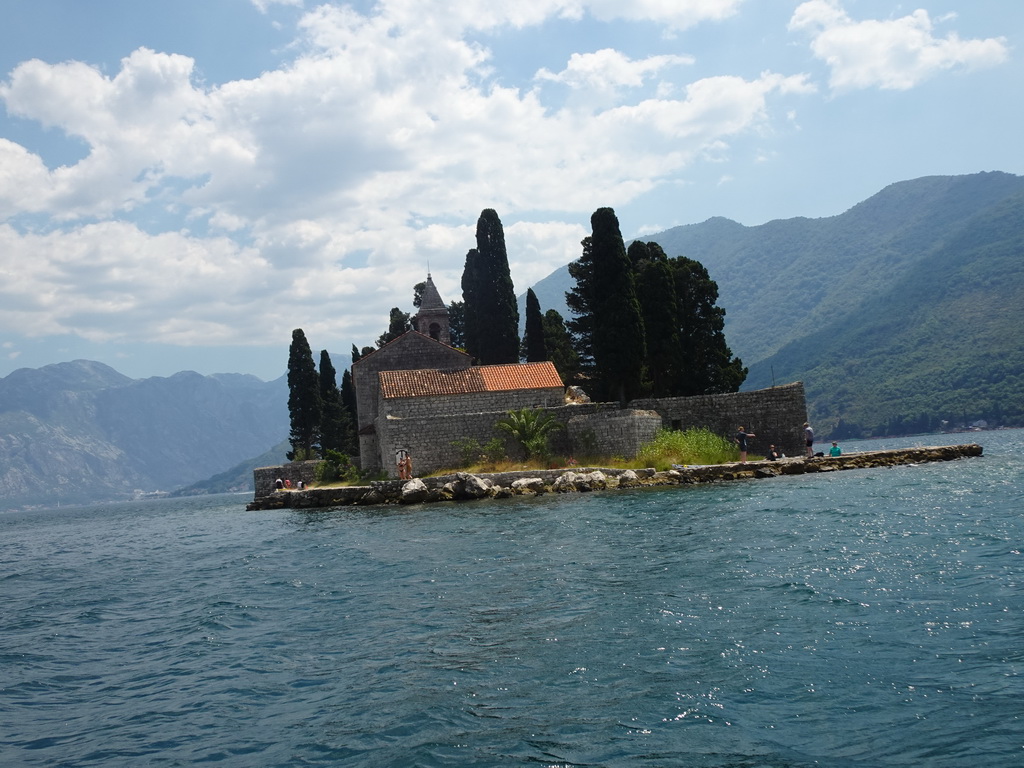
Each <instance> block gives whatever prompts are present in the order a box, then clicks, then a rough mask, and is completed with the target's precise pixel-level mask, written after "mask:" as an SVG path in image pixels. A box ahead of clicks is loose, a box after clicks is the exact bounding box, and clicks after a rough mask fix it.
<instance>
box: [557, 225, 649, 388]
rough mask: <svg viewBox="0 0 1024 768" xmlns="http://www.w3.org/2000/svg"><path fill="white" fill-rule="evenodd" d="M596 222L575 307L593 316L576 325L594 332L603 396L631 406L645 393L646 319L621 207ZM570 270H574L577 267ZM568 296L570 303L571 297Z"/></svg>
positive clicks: (586, 244) (580, 271)
mask: <svg viewBox="0 0 1024 768" xmlns="http://www.w3.org/2000/svg"><path fill="white" fill-rule="evenodd" d="M590 224H591V230H592V231H591V236H590V238H589V239H588V240H584V257H583V259H581V262H582V263H581V264H580V269H578V270H577V272H578V274H580V275H581V276H582V277H583V278H584V280H585V285H584V289H583V290H582V291H581V292H579V293H578V294H577V295H576V296H574V297H573V299H574V300H573V301H571V302H570V303H569V308H570V309H572V310H573V311H574V312H576V311H577V308H576V306H574V304H576V305H577V306H580V305H581V304H582V307H581V308H583V309H585V310H587V313H586V315H587V316H588V319H586V320H584V322H583V323H577V325H576V328H580V327H583V329H584V330H585V331H587V332H589V335H590V350H589V351H590V355H591V357H592V360H593V369H594V370H593V373H594V376H595V377H596V379H597V383H598V387H599V389H600V390H601V394H602V395H603V396H605V397H609V398H615V399H617V400H618V401H619V405H621V406H625V404H626V402H627V401H628V400H629V399H630V398H633V397H636V396H637V395H638V394H640V385H641V382H642V381H643V363H644V357H645V351H644V326H643V318H642V316H641V314H640V304H639V302H638V301H637V298H636V287H635V283H634V277H633V271H632V265H631V264H630V261H629V257H628V256H627V255H626V246H625V243H624V242H623V240H622V233H621V232H620V231H619V220H618V219H617V218H616V216H615V211H613V210H612V209H611V208H599V209H598V210H596V211H595V212H594V214H593V216H591V217H590ZM584 259H585V261H584ZM569 272H570V274H572V273H573V269H572V265H570V269H569ZM574 277H575V275H574ZM571 293H572V292H570V294H571ZM566 299H567V301H569V300H570V295H567V296H566ZM581 300H582V301H581ZM577 319H582V318H577ZM581 356H582V355H581Z"/></svg>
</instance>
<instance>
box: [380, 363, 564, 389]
mask: <svg viewBox="0 0 1024 768" xmlns="http://www.w3.org/2000/svg"><path fill="white" fill-rule="evenodd" d="M563 386H564V385H563V384H562V378H561V377H560V376H559V375H558V371H557V370H555V365H554V363H551V362H544V363H513V364H509V365H482V366H478V367H476V368H464V369H461V370H446V371H442V370H434V369H421V370H415V371H381V372H380V391H381V394H382V395H383V396H384V397H385V398H394V397H431V396H436V395H467V394H471V393H475V392H511V391H515V390H522V389H551V388H554V387H558V388H559V389H561V388H562V387H563Z"/></svg>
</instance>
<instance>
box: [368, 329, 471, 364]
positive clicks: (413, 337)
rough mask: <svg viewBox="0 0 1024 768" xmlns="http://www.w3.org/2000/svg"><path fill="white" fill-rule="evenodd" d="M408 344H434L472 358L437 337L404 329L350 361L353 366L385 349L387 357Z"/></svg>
mask: <svg viewBox="0 0 1024 768" xmlns="http://www.w3.org/2000/svg"><path fill="white" fill-rule="evenodd" d="M409 345H416V346H422V345H426V346H431V345H434V346H437V347H439V348H441V349H443V350H445V351H446V352H448V353H452V354H454V355H456V356H461V357H464V358H466V360H471V359H472V358H470V356H469V355H467V354H466V353H465V352H463V351H462V350H461V349H456V348H455V347H452V346H449V345H448V344H445V343H444V342H441V341H438V340H437V339H433V338H431V337H430V336H428V335H427V334H425V333H420V332H419V331H406V332H405V333H403V334H402V335H401V336H399V337H398V338H396V339H392V340H391V341H389V342H388V343H387V344H385V345H384V346H383V347H381V348H380V349H375V350H373V352H371V353H369V354H368V355H364V356H363V357H360V358H359V359H358V360H356V361H355V362H354V363H352V365H353V367H355V366H357V365H359V364H360V363H361V362H363V361H364V360H369V359H370V358H372V357H374V356H375V355H379V354H380V353H381V352H385V351H386V354H385V357H388V356H389V355H394V354H399V353H400V350H401V349H402V347H405V346H409Z"/></svg>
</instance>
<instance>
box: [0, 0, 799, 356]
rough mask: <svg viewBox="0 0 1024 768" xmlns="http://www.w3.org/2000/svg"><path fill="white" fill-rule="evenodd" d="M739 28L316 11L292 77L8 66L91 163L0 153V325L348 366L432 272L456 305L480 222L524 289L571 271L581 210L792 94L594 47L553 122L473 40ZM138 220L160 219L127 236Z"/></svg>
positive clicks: (688, 7)
mask: <svg viewBox="0 0 1024 768" xmlns="http://www.w3.org/2000/svg"><path fill="white" fill-rule="evenodd" d="M257 5H259V6H261V7H262V8H266V7H267V6H268V3H266V2H264V3H257ZM738 7H739V2H718V1H717V0H716V1H714V2H712V1H711V0H707V1H701V2H681V1H680V0H675V1H674V2H669V1H668V0H665V1H664V2H655V0H648V1H646V2H637V3H633V4H621V3H611V2H598V1H596V0H595V1H594V2H586V3H585V2H577V1H575V0H561V1H559V0H524V2H522V3H515V4H500V3H490V2H486V3H485V2H473V3H464V4H455V5H452V4H450V3H441V2H436V3H427V2H419V1H417V2H414V1H413V0H384V2H381V3H380V4H379V5H377V6H375V10H374V11H373V12H372V13H369V14H365V15H364V14H361V13H359V12H357V11H356V10H355V9H353V8H352V7H350V6H335V5H323V6H319V7H316V8H314V9H312V10H310V11H309V12H308V13H306V14H305V15H304V16H303V18H302V21H301V23H300V25H299V30H300V33H301V38H300V41H299V45H297V46H296V47H295V49H294V50H295V51H298V52H297V53H295V58H294V59H293V60H292V61H291V62H289V63H288V64H287V65H285V66H282V67H280V68H278V69H274V70H271V71H267V72H264V73H263V74H261V75H260V76H258V77H254V78H252V79H244V80H234V81H231V82H226V83H222V84H213V85H207V84H206V83H204V82H202V81H201V80H200V79H199V78H198V77H197V76H196V63H195V62H194V61H193V59H191V58H189V57H187V56H183V55H180V54H175V53H162V52H157V51H153V50H149V49H146V48H139V49H137V50H136V51H134V52H132V53H131V54H130V55H128V56H126V57H125V58H124V59H123V60H122V61H121V65H120V69H119V70H118V71H117V72H116V73H115V74H113V75H108V74H106V73H104V72H103V71H102V70H101V69H99V68H97V67H94V66H90V65H87V64H84V63H80V62H69V63H63V64H49V63H45V62H42V61H38V60H32V61H26V62H23V63H22V64H20V65H19V66H18V67H16V68H15V69H14V70H13V71H12V72H11V74H10V76H9V77H8V79H7V81H5V82H2V83H0V99H2V100H3V101H4V102H5V104H6V107H7V110H8V111H9V112H10V113H11V114H13V115H17V116H18V117H21V118H25V119H28V120H32V121H36V122H38V123H39V124H41V125H44V126H47V127H50V128H52V129H56V130H58V131H61V132H63V133H64V134H66V135H67V136H71V137H76V138H78V139H80V140H81V141H83V142H84V143H85V145H86V147H87V154H86V155H85V157H84V158H82V159H81V160H78V161H77V162H73V163H69V164H68V165H66V166H61V167H58V168H47V167H46V165H45V163H44V162H43V160H42V159H41V158H40V157H39V156H38V155H36V154H33V153H32V152H30V151H28V150H27V149H25V148H24V147H23V146H21V145H19V144H17V143H15V142H13V141H10V140H6V139H2V138H0V217H2V219H0V221H6V222H7V223H6V224H0V266H2V267H3V271H4V272H5V273H10V274H12V275H13V277H12V279H11V280H9V281H8V282H7V283H6V284H5V285H2V286H0V327H3V328H9V329H13V330H16V331H17V332H18V333H21V334H24V335H35V336H38V335H41V334H53V335H58V334H66V333H72V334H77V335H79V336H81V337H83V338H87V339H94V340H105V339H110V340H118V341H153V342H163V343H172V344H179V345H211V344H218V345H227V344H253V343H278V342H280V341H281V340H282V339H285V340H286V339H287V338H288V335H289V334H290V331H291V329H292V328H294V327H297V326H302V327H304V328H305V330H306V332H307V335H310V336H312V335H313V334H317V335H319V337H320V338H321V339H322V340H321V341H318V342H316V343H317V344H324V343H326V340H327V339H328V338H330V339H345V338H347V339H348V341H349V343H351V342H355V343H357V344H359V345H360V346H361V345H363V344H366V343H370V341H372V339H373V338H376V336H377V335H378V334H379V333H380V331H381V330H382V329H383V327H384V326H385V325H386V322H387V313H388V309H389V308H390V307H391V306H395V305H396V304H400V305H402V306H405V307H406V308H408V307H410V306H411V297H412V286H413V285H414V284H415V283H416V282H418V281H419V280H421V279H422V278H423V276H424V275H425V274H426V272H427V269H428V264H429V268H430V270H431V272H432V273H433V275H434V279H435V282H437V284H438V286H439V288H440V289H441V291H442V295H444V296H445V297H446V298H447V299H449V300H450V299H454V298H458V295H459V293H460V287H459V286H460V276H461V271H462V267H463V263H464V258H465V253H466V251H467V250H468V249H469V248H471V247H473V246H474V239H473V231H474V227H475V222H476V218H477V216H478V214H479V212H480V210H481V209H483V208H487V207H493V208H495V209H496V210H497V211H498V213H499V215H500V216H502V218H503V220H504V221H505V222H506V235H507V240H508V244H509V252H510V257H511V261H512V263H511V267H512V272H513V278H514V280H515V282H516V286H517V289H518V290H519V291H522V290H525V288H526V286H528V285H530V284H532V283H533V282H535V281H536V280H538V279H540V278H541V277H543V276H545V275H547V274H548V273H549V272H550V271H551V270H553V269H555V268H557V267H558V266H560V265H563V264H565V263H566V262H568V261H570V260H571V259H573V258H575V257H576V256H578V252H579V242H580V240H581V239H582V237H583V236H584V234H585V231H584V227H585V226H586V224H587V222H588V220H589V215H590V213H591V212H592V211H593V210H595V209H596V208H597V207H600V206H603V205H624V204H627V203H629V202H630V201H633V200H635V199H636V198H637V197H638V196H640V195H642V194H644V193H647V192H649V191H651V190H653V189H655V188H657V187H658V186H659V185H660V184H665V183H672V184H674V183H677V182H678V178H677V176H678V174H679V173H680V172H681V171H682V170H683V169H685V168H687V166H688V165H689V164H691V163H693V162H695V161H696V160H697V159H699V158H701V157H703V156H705V155H706V154H709V153H710V154H714V155H715V156H717V157H721V156H724V155H726V154H727V153H728V148H729V142H730V141H731V140H732V139H733V138H734V137H737V136H739V135H742V134H744V133H746V132H751V131H756V130H757V129H758V128H759V127H761V126H762V125H763V124H764V123H765V121H767V120H768V119H769V100H770V99H771V98H773V97H779V96H784V95H788V94H794V93H797V94H798V93H808V92H810V91H811V90H812V89H811V87H810V86H809V85H808V83H807V82H806V79H805V78H804V77H803V76H792V77H787V76H784V75H780V74H776V73H772V72H765V73H763V74H761V75H760V76H758V77H756V78H753V79H745V78H742V77H738V76H732V75H729V76H717V77H707V78H703V79H699V80H695V81H692V82H687V81H685V80H680V79H677V78H679V77H680V76H681V74H682V72H683V71H685V70H683V69H682V68H680V67H679V65H682V64H689V63H690V62H691V59H689V58H688V57H684V56H678V55H662V56H651V57H647V58H637V59H634V58H630V57H628V56H626V55H625V54H623V53H621V52H619V51H616V50H613V49H607V48H606V49H602V50H599V51H597V52H596V53H577V54H574V55H569V56H567V59H566V63H565V66H564V67H563V68H562V69H561V71H560V72H559V73H558V74H551V73H550V72H548V73H547V74H546V75H545V76H544V77H546V78H548V79H549V80H554V81H558V82H561V83H565V84H567V85H569V86H571V87H572V88H573V89H578V90H588V89H589V90H590V91H595V90H600V91H603V93H604V99H605V100H604V101H603V102H602V103H601V104H600V105H598V106H595V104H594V102H590V103H587V104H574V103H571V102H570V103H567V104H565V105H562V106H560V107H559V108H554V107H552V106H551V105H549V104H547V103H545V101H544V93H543V92H541V91H540V90H539V89H538V87H537V85H536V83H534V82H532V81H527V82H526V83H525V84H524V85H523V86H521V87H519V86H517V85H516V84H514V83H506V82H501V81H498V80H497V79H495V78H493V77H492V76H491V69H490V68H491V67H492V66H493V63H494V62H492V60H491V57H492V55H493V54H492V52H491V51H490V50H489V49H488V48H486V47H485V45H484V43H483V42H482V41H481V40H478V39H475V38H474V37H473V35H472V34H471V32H472V30H475V29H484V28H486V29H498V28H511V29H520V28H522V27H525V26H529V25H533V24H539V23H541V22H543V21H544V20H546V19H550V18H552V17H564V18H570V19H573V18H581V17H582V16H584V15H586V14H589V15H591V16H592V17H596V18H603V19H611V18H616V19H622V18H628V19H639V18H644V19H650V20H655V21H658V22H659V23H662V24H664V25H669V26H672V27H673V28H677V29H682V28H685V27H686V26H690V25H692V24H694V23H696V22H698V21H700V20H717V19H721V18H724V17H726V16H728V15H729V14H731V13H733V12H735V10H736V8H738ZM487 39H489V38H483V40H487ZM655 78H657V79H658V80H659V82H658V83H657V87H655V88H653V89H651V90H649V91H644V92H643V94H642V95H639V96H633V97H632V98H631V97H630V95H631V94H632V93H633V92H634V91H635V90H636V89H637V88H639V87H641V86H643V85H645V84H646V83H647V81H648V80H652V79H655ZM141 212H145V213H146V214H147V216H148V217H150V218H155V219H156V220H158V221H171V222H173V224H171V225H167V224H164V225H162V229H161V226H158V225H154V224H152V223H149V222H148V221H147V223H145V224H144V223H143V219H144V218H145V217H142V216H141ZM30 220H31V221H32V222H33V225H32V226H30V225H29V224H28V223H27V222H28V221H30ZM40 220H42V221H44V222H45V224H44V225H43V226H41V227H38V228H36V226H35V225H36V223H37V222H38V221H40ZM184 227H188V230H187V231H186V230H185V229H184ZM37 229H38V231H37ZM162 230H163V231H162Z"/></svg>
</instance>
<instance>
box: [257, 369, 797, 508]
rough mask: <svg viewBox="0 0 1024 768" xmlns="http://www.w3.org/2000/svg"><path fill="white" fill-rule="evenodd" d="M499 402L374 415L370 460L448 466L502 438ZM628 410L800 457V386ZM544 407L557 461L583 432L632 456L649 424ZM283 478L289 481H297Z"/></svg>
mask: <svg viewBox="0 0 1024 768" xmlns="http://www.w3.org/2000/svg"><path fill="white" fill-rule="evenodd" d="M493 394H498V395H506V396H507V395H508V393H493ZM410 399H412V398H410ZM415 399H417V400H421V401H425V400H431V401H435V404H436V400H437V399H436V398H415ZM487 402H491V401H487ZM500 402H502V403H503V404H504V405H503V407H501V408H500V409H498V410H492V411H486V412H480V413H443V414H442V415H440V416H427V415H422V416H418V417H406V418H388V417H387V415H386V414H385V415H381V416H380V417H378V421H377V430H376V435H375V436H373V440H372V442H376V443H378V444H379V452H375V454H374V463H375V464H376V463H377V462H382V464H383V466H382V468H383V470H384V471H385V472H386V473H387V474H388V475H389V476H391V477H394V476H396V474H397V473H396V471H395V461H394V456H395V451H396V450H397V449H399V448H404V449H406V450H408V451H409V452H410V454H411V456H412V461H413V474H414V475H418V474H426V473H429V472H435V471H437V470H440V469H449V468H456V467H458V466H459V463H460V461H461V457H462V456H461V451H460V450H459V449H458V448H456V447H455V446H454V445H453V443H454V442H455V441H458V440H466V439H470V440H476V441H477V442H478V443H480V444H481V445H484V444H486V443H487V442H488V441H490V440H492V439H493V438H494V437H500V436H502V435H504V433H502V432H499V431H497V430H496V429H495V426H494V425H495V423H496V422H497V421H498V419H500V418H501V417H502V416H504V415H505V412H506V411H507V410H509V409H510V408H512V407H514V406H510V405H507V404H508V403H509V402H510V399H509V398H507V397H505V398H504V399H501V401H500ZM629 406H630V409H631V410H633V411H654V412H655V413H656V414H657V415H658V417H660V420H661V426H663V427H665V428H667V429H688V428H691V427H704V428H707V429H710V430H711V431H712V432H715V433H716V434H720V435H723V436H726V437H728V436H731V435H732V434H733V433H734V432H735V431H736V428H737V427H738V426H739V425H741V424H742V425H743V426H744V427H746V428H747V431H749V432H753V433H754V434H756V435H757V437H755V438H754V439H752V440H751V441H750V452H751V454H763V453H764V451H765V448H767V446H768V444H769V443H774V444H775V445H776V446H777V447H778V449H779V450H780V451H781V452H782V453H785V454H786V455H787V456H802V455H803V453H804V450H803V433H802V427H803V423H804V421H806V420H807V405H806V402H805V399H804V388H803V384H802V383H800V382H797V383H795V384H788V385H786V386H781V387H771V388H769V389H761V390H756V391H754V392H734V393H730V394H724V395H702V396H699V397H674V398H663V399H645V400H634V401H633V402H632V403H630V404H629ZM545 410H546V411H547V412H549V413H551V414H552V415H553V416H554V417H555V419H557V420H558V421H559V422H560V423H561V424H563V425H565V426H566V427H567V429H563V430H559V431H557V432H555V433H554V434H553V435H552V439H551V447H552V450H553V452H554V453H555V454H556V455H559V456H574V455H577V454H579V455H583V454H584V452H585V451H586V449H587V447H588V446H587V445H585V444H582V443H585V442H587V441H588V440H589V438H588V435H589V434H590V433H591V432H593V433H594V435H595V437H598V439H599V445H598V446H597V447H598V449H599V450H600V452H601V453H604V454H607V455H621V456H625V457H632V456H635V455H636V447H638V443H637V441H638V440H639V439H640V434H641V433H642V434H647V432H648V431H649V430H650V429H651V427H652V425H653V424H654V423H655V421H654V419H653V418H652V417H651V416H646V417H643V418H642V419H641V420H640V421H639V422H638V423H637V424H635V425H629V426H626V425H627V423H628V421H624V422H621V423H618V422H617V419H621V418H624V417H622V416H621V414H622V411H620V410H619V408H618V406H617V404H615V403H583V404H574V405H561V406H558V407H552V408H546V409H545ZM581 417H587V418H585V419H583V421H579V422H577V424H579V425H586V426H585V428H584V427H580V428H579V429H576V430H575V437H574V428H568V427H569V424H570V423H571V421H572V420H573V419H578V418H581ZM601 419H607V420H608V421H609V425H612V424H616V423H618V427H612V426H609V427H608V429H607V430H605V431H603V432H600V433H599V432H598V429H596V428H595V425H596V426H599V425H600V420H601ZM367 442H370V441H369V440H368V441H367ZM310 463H313V464H315V462H310ZM285 466H286V467H287V466H291V465H285ZM364 466H365V464H364ZM270 469H272V470H273V469H275V468H270ZM260 471H261V470H257V472H260ZM291 479H292V482H293V483H294V482H295V480H296V479H297V476H296V477H292V478H291ZM304 479H305V478H304ZM273 481H274V477H273V476H272V477H271V478H270V484H271V485H270V486H269V487H271V488H272V486H273ZM256 482H257V489H256V496H257V498H259V496H260V493H261V490H260V489H261V486H260V485H259V483H260V479H259V477H257V480H256ZM306 482H309V480H308V479H307V480H306Z"/></svg>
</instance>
